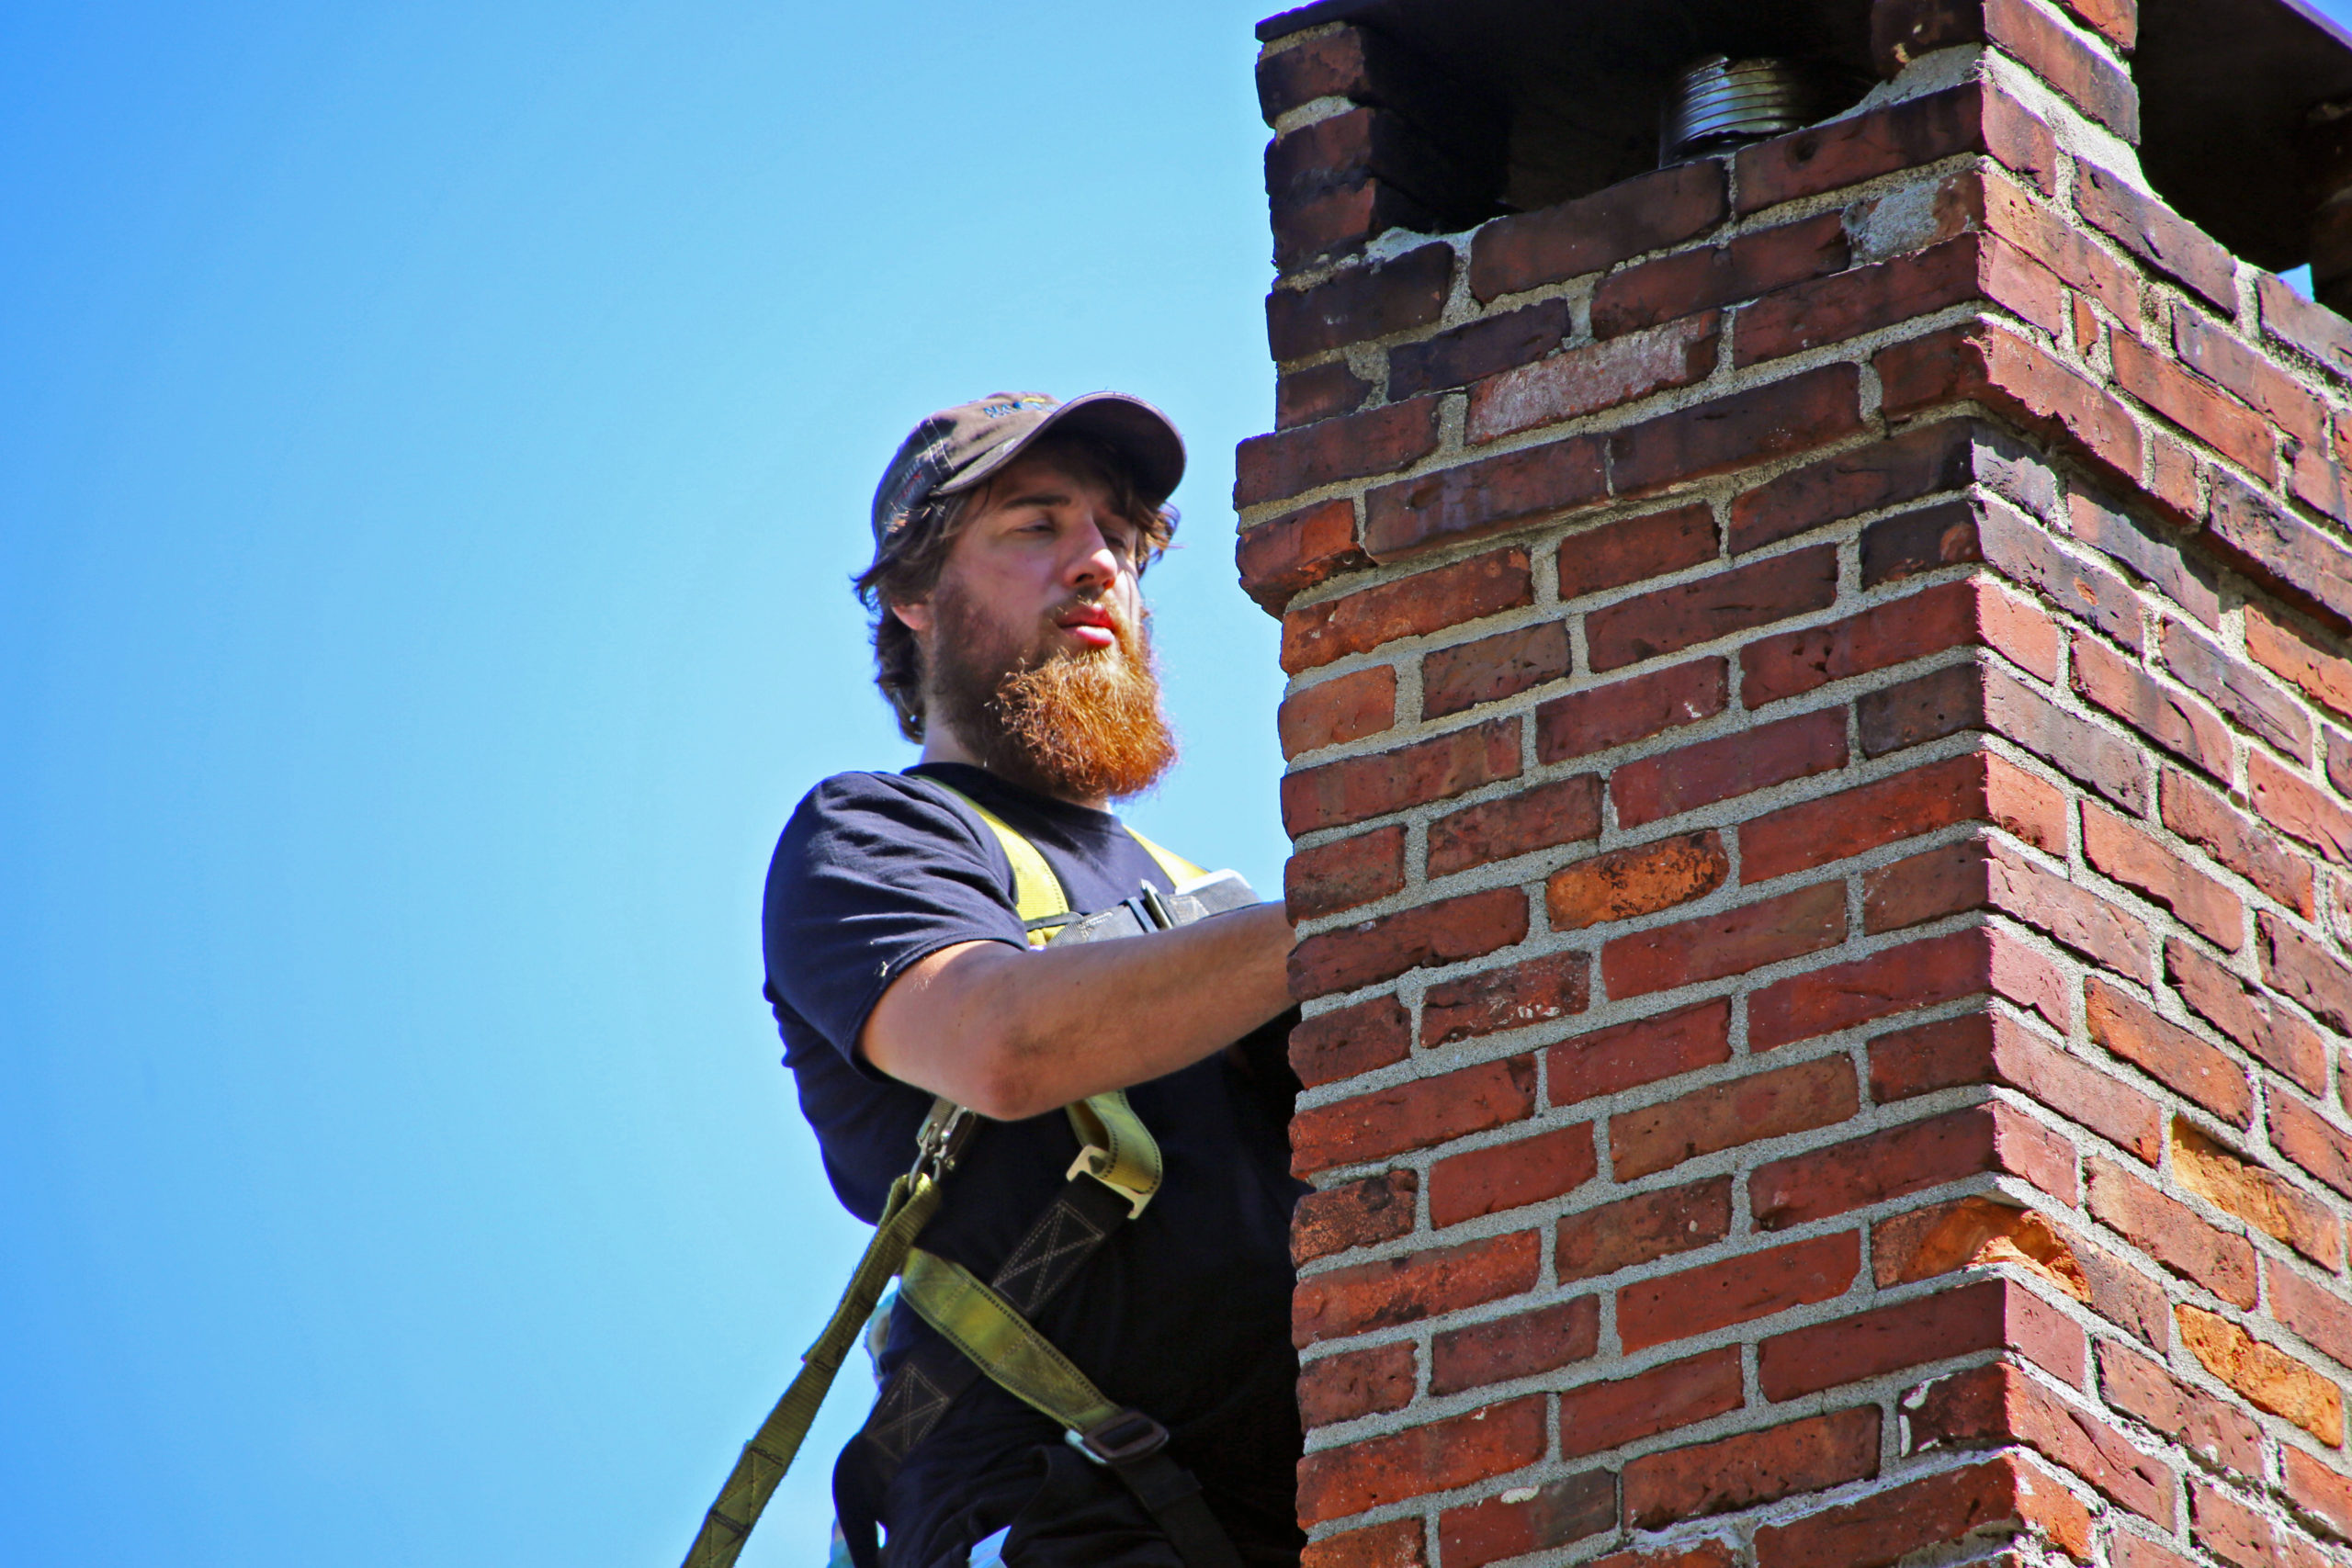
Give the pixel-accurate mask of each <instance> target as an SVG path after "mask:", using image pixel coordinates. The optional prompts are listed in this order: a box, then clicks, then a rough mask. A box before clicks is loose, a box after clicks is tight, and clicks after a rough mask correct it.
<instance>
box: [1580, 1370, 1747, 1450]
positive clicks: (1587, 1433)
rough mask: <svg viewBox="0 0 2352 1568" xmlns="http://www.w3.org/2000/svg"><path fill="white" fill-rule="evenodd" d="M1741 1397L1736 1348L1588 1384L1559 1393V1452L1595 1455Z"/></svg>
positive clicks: (1735, 1403)
mask: <svg viewBox="0 0 2352 1568" xmlns="http://www.w3.org/2000/svg"><path fill="white" fill-rule="evenodd" d="M1740 1400H1741V1393H1740V1387H1739V1351H1738V1350H1737V1349H1736V1348H1724V1349H1721V1350H1711V1351H1709V1352H1707V1353H1706V1354H1705V1355H1703V1356H1693V1357H1691V1359H1688V1360H1684V1361H1669V1362H1668V1363H1667V1364H1666V1365H1665V1366H1662V1367H1652V1368H1651V1369H1650V1370H1649V1371H1645V1372H1641V1373H1637V1374H1636V1375H1634V1376H1633V1377H1630V1378H1619V1379H1618V1380H1617V1381H1615V1382H1595V1383H1587V1384H1585V1385H1584V1386H1583V1387H1581V1388H1572V1389H1570V1390H1568V1391H1567V1392H1566V1393H1563V1394H1561V1395H1560V1451H1561V1453H1562V1454H1564V1455H1566V1456H1568V1457H1570V1458H1575V1457H1577V1456H1578V1455H1582V1454H1594V1453H1600V1451H1601V1450H1604V1449H1613V1448H1618V1447H1621V1446H1622V1445H1623V1444H1626V1443H1630V1442H1634V1441H1636V1440H1638V1439H1640V1438H1649V1437H1655V1436H1657V1434H1658V1433H1660V1432H1670V1431H1672V1430H1674V1428H1675V1427H1688V1426H1690V1425H1691V1423H1692V1422H1694V1421H1704V1420H1705V1419H1707V1417H1709V1416H1720V1415H1722V1414H1723V1413H1724V1411H1726V1410H1736V1409H1738V1408H1739V1405H1740Z"/></svg>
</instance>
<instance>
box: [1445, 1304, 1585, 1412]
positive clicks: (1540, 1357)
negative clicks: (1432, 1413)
mask: <svg viewBox="0 0 2352 1568" xmlns="http://www.w3.org/2000/svg"><path fill="white" fill-rule="evenodd" d="M1599 1350H1600V1297H1599V1296H1578V1297H1577V1299H1576V1300H1574V1301H1572V1302H1561V1303H1557V1304H1556V1305H1553V1306H1547V1307H1538V1308H1537V1309H1536V1310H1535V1311H1533V1312H1522V1313H1517V1314H1513V1315H1511V1316H1510V1317H1497V1318H1489V1319H1487V1321H1486V1322H1484V1323H1474V1324H1472V1325H1469V1326H1468V1327H1466V1328H1451V1329H1448V1330H1446V1331H1445V1332H1444V1333H1442V1334H1439V1335H1436V1336H1434V1337H1431V1339H1430V1393H1433V1394H1438V1395H1444V1394H1449V1393H1461V1392H1462V1391H1463V1390H1464V1389H1465V1388H1483V1387H1485V1386H1486V1385H1487V1384H1488V1383H1498V1382H1510V1380H1511V1379H1513V1378H1523V1377H1532V1376H1533V1375H1534V1374H1535V1373H1537V1372H1548V1371H1554V1370H1555V1369H1556V1368H1560V1367H1565V1366H1566V1365H1568V1364H1569V1363H1570V1362H1572V1361H1583V1360H1589V1359H1591V1358H1592V1357H1593V1356H1594V1355H1595V1354H1596V1353H1597V1352H1598V1351H1599Z"/></svg>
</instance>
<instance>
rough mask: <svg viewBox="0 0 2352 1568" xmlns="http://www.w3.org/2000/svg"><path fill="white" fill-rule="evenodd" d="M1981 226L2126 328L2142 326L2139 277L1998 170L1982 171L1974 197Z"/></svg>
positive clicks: (2081, 229) (2081, 231)
mask: <svg viewBox="0 0 2352 1568" xmlns="http://www.w3.org/2000/svg"><path fill="white" fill-rule="evenodd" d="M1976 196H1977V201H1978V204H1979V205H1980V206H1981V207H1982V208H1983V209H1984V217H1983V221H1984V224H1985V228H1987V229H1989V230H1991V231H1993V232H1994V233H1996V234H1998V235H2000V236H2001V237H2002V238H2003V239H2005V240H2007V241H2008V242H2009V243H2011V244H2013V245H2015V246H2016V247H2017V248H2018V250H2020V251H2023V252H2024V253H2025V254H2027V255H2029V256H2031V257H2032V258H2033V259H2034V260H2035V261H2038V262H2040V263H2041V265H2044V266H2046V267H2048V268H2049V269H2050V270H2051V271H2052V272H2054V273H2056V274H2057V275H2058V276H2059V277H2060V278H2061V279H2063V280H2064V281H2065V282H2066V283H2067V284H2069V285H2070V286H2072V287H2073V288H2075V290H2076V293H2077V297H2078V302H2079V299H2080V297H2081V296H2088V297H2089V298H2091V299H2097V300H2098V302H2099V303H2100V304H2102V305H2104V306H2106V307H2107V308H2108V310H2110V311H2112V312H2113V313H2114V315H2115V317H2116V319H2117V320H2118V321H2121V322H2123V323H2124V324H2125V326H2126V327H2127V328H2130V327H2137V326H2138V325H2139V324H2140V313H2141V306H2140V292H2141V290H2140V278H2139V275H2138V274H2137V273H2135V272H2134V271H2133V270H2132V269H2131V267H2129V266H2126V265H2123V264H2121V263H2120V262H2118V261H2117V260H2115V258H2114V257H2112V256H2110V255H2109V254H2108V253H2107V252H2106V251H2105V250H2104V249H2103V248H2101V247H2100V245H2099V243H2098V242H2097V241H2096V240H2094V239H2093V238H2092V237H2091V236H2090V235H2089V234H2088V233H2086V231H2084V230H2083V228H2082V226H2081V225H2079V224H2077V223H2075V222H2074V221H2073V220H2072V219H2071V218H2070V217H2061V216H2060V215H2059V214H2058V213H2057V212H2055V211H2053V210H2052V209H2050V208H2049V207H2046V206H2044V205H2043V204H2042V203H2041V201H2040V200H2038V199H2036V198H2035V197H2034V196H2033V195H2031V194H2030V193H2029V192H2028V191H2027V190H2026V189H2025V188H2024V187H2023V186H2019V185H2018V184H2017V183H2016V182H2014V181H2012V180H2009V179H2007V178H2006V177H2005V176H2003V175H2001V174H2000V173H1999V172H1998V171H1996V170H1994V169H1989V168H1988V169H1985V170H1984V171H1983V173H1982V175H1981V178H1980V184H1979V186H1978V188H1977V192H1976Z"/></svg>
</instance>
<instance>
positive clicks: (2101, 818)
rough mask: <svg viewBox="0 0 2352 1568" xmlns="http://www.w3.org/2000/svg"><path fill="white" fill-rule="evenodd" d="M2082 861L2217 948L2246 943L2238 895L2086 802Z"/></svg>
mask: <svg viewBox="0 0 2352 1568" xmlns="http://www.w3.org/2000/svg"><path fill="white" fill-rule="evenodd" d="M2083 858H2084V859H2086V860H2087V861H2089V862H2090V863H2091V865H2092V866H2093V867H2094V868H2095V869H2097V870H2098V871H2099V872H2100V873H2102V874H2105V875H2108V876H2111V877H2113V878H2114V879H2115V880H2116V881H2118V882H2120V883H2122V884H2123V885H2124V886H2128V887H2133V888H2137V889H2138V890H2139V891H2140V892H2142V893H2144V894H2146V895H2147V896H2148V897H2149V899H2150V900H2151V901H2153V902H2154V903H2156V904H2159V905H2162V906H2163V907H2164V908H2167V909H2170V910H2171V911H2172V912H2173V913H2174V914H2176V915H2177V916H2179V917H2180V920H2181V923H2182V924H2183V925H2186V926H2188V928H2189V929H2190V930H2191V931H2195V932H2197V933H2198V934H2199V936H2201V937H2204V938H2205V939H2206V940H2207V941H2208V942H2212V943H2213V944H2214V945H2215V946H2217V947H2221V948H2224V949H2227V950H2228V951H2230V952H2233V953H2234V952H2236V951H2237V949H2238V948H2240V947H2241V946H2243V945H2244V944H2245V905H2244V904H2242V903H2240V902H2239V901H2238V897H2237V895H2236V894H2234V893H2233V892H2231V891H2230V890H2229V889H2228V888H2226V887H2224V886H2222V885H2221V884H2220V883H2218V882H2216V881H2214V880H2213V879H2212V878H2211V877H2210V876H2207V875H2206V874H2204V873H2203V872H2201V871H2199V870H2198V869H2197V868H2196V867H2194V866H2192V865H2190V864H2189V863H2188V862H2187V861H2184V860H2182V859H2181V858H2180V857H2179V856H2178V855H2177V854H2174V853H2173V852H2172V851H2170V850H2168V849H2166V848H2165V846H2164V845H2163V844H2161V843H2159V842H2157V840H2155V839H2154V838H2153V837H2151V836H2150V835H2149V834H2147V833H2144V832H2143V831H2141V830H2140V829H2138V828H2135V827H2133V826H2132V825H2131V823H2129V822H2127V821H2125V820H2124V819H2123V818H2120V817H2118V816H2116V815H2115V814H2114V813H2113V812H2111V811H2107V810H2103V809H2101V808H2100V807H2097V806H2094V805H2092V804H2091V803H2090V802H2088V801H2085V802H2084V803H2083Z"/></svg>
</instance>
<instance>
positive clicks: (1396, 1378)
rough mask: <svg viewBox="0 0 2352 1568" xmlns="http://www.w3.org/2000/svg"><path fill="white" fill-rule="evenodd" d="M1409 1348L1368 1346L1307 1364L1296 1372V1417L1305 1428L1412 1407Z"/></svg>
mask: <svg viewBox="0 0 2352 1568" xmlns="http://www.w3.org/2000/svg"><path fill="white" fill-rule="evenodd" d="M1415 1382H1416V1378H1415V1373H1414V1370H1413V1347H1412V1346H1411V1345H1409V1344H1393V1345H1379V1346H1374V1348H1371V1349H1368V1350H1350V1351H1344V1352H1342V1353H1341V1354H1340V1355H1337V1356H1325V1357H1323V1358H1322V1359H1320V1360H1314V1361H1309V1362H1307V1363H1306V1365H1304V1366H1302V1367H1300V1368H1299V1370H1298V1414H1299V1418H1300V1419H1301V1420H1303V1421H1305V1422H1306V1425H1307V1426H1308V1427H1329V1426H1333V1425H1336V1424H1337V1423H1339V1422H1341V1421H1352V1420H1355V1419H1356V1418H1357V1417H1358V1416H1370V1415H1373V1414H1374V1413H1375V1412H1379V1411H1384V1410H1401V1409H1403V1408H1404V1407H1405V1406H1406V1405H1408V1404H1411V1403H1412V1399H1413V1389H1414V1385H1415Z"/></svg>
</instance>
